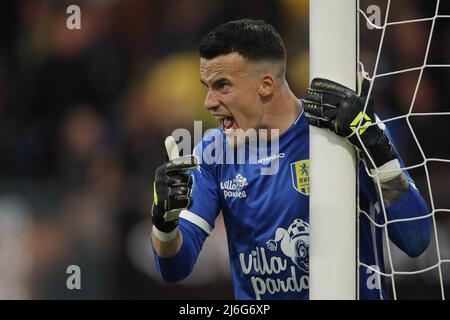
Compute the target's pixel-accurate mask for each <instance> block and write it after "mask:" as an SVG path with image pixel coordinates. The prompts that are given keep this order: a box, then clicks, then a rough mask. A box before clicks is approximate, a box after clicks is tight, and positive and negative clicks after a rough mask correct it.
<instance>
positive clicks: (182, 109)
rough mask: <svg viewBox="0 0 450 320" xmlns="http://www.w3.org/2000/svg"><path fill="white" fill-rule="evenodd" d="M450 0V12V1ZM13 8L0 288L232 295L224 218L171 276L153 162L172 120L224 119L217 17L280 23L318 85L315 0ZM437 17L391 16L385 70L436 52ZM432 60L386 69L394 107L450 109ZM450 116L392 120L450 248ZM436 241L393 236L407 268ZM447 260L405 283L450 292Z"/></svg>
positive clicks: (7, 292) (6, 6) (373, 48)
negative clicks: (172, 278)
mask: <svg viewBox="0 0 450 320" xmlns="http://www.w3.org/2000/svg"><path fill="white" fill-rule="evenodd" d="M386 3H387V1H366V0H364V1H361V9H362V10H363V11H365V8H367V6H369V5H370V4H377V5H379V6H380V8H381V13H382V21H384V17H385V12H386ZM71 4H77V5H79V6H80V8H81V27H82V29H81V30H68V29H67V28H66V19H67V18H68V16H69V15H68V14H67V13H66V8H67V6H68V5H71ZM449 4H450V1H449V0H441V8H440V9H441V10H440V12H439V14H447V15H449V14H450V5H449ZM435 6H436V1H434V0H433V1H419V0H416V1H406V0H396V1H392V2H391V8H390V14H389V21H399V20H407V19H416V18H424V17H432V16H434V11H435ZM0 8H1V10H0V12H1V16H0V298H3V299H17V298H24V299H28V298H34V299H36V298H43V299H49V298H58V299H72V298H152V299H170V298H173V299H181V298H182V299H197V298H203V299H205V298H206V299H218V298H232V297H233V292H232V285H231V279H230V272H229V263H228V257H227V245H226V240H225V233H224V229H223V223H222V221H221V218H219V220H218V221H217V223H216V230H215V232H214V233H213V235H212V236H211V237H210V238H209V239H208V241H207V242H206V244H205V247H204V249H203V251H202V254H201V256H200V258H199V261H198V263H197V265H196V267H195V271H194V273H193V274H192V276H191V277H190V278H188V279H186V280H185V281H183V282H181V283H180V284H177V285H166V284H163V283H162V282H161V281H160V279H159V276H158V274H157V272H156V270H155V267H154V264H153V258H152V254H151V245H150V230H151V222H150V219H149V209H150V206H151V203H152V200H153V199H152V187H151V186H152V181H153V174H154V170H155V168H156V167H157V166H158V165H159V164H160V163H162V162H163V161H164V160H165V156H164V152H165V150H164V145H163V141H164V140H163V139H164V138H165V137H166V136H167V135H169V134H170V133H171V132H172V131H173V130H174V129H176V128H187V129H188V130H192V128H193V121H194V120H202V121H203V129H207V128H210V127H214V126H216V123H215V120H214V119H212V117H210V116H209V115H208V113H207V112H206V111H205V110H204V109H203V107H202V106H203V99H204V96H205V91H204V89H203V87H202V86H201V85H200V82H199V71H198V64H199V59H198V56H197V45H198V43H199V40H200V37H201V35H202V34H204V33H206V32H207V31H209V30H210V29H211V28H212V27H214V26H216V25H217V24H220V23H223V22H225V21H228V20H233V19H238V18H243V17H249V18H261V19H264V20H266V21H267V22H270V23H271V24H273V25H274V26H275V27H276V28H277V29H278V30H279V32H280V33H281V35H282V37H283V38H284V40H285V43H286V47H287V50H288V72H287V73H288V74H287V76H288V80H289V83H290V86H291V88H292V89H293V91H294V93H296V95H297V96H298V97H302V96H303V95H304V93H305V90H306V88H307V84H308V1H306V0H278V1H276V0H273V1H270V0H264V1H263V0H248V1H238V0H236V1H232V0H214V1H212V0H171V1H165V0H151V1H144V0H127V1H125V0H108V1H93V0H91V1H88V0H86V1H57V0H24V1H3V2H2V3H1V7H0ZM330 14H332V13H330ZM360 27H361V60H362V61H363V62H364V65H365V68H366V70H367V71H369V73H370V75H373V72H374V64H375V60H376V57H377V50H378V47H379V44H380V37H381V31H380V30H378V31H375V30H373V31H371V30H369V29H367V28H366V26H365V22H364V21H361V24H360ZM430 28H431V22H430V21H428V22H420V23H419V22H418V23H411V24H407V25H399V26H392V27H388V28H387V30H386V35H385V38H384V42H383V47H382V51H381V56H380V62H379V68H378V72H377V73H386V72H391V71H397V70H401V69H405V68H412V67H420V66H422V65H423V63H424V57H425V52H426V48H427V43H428V37H429V33H430ZM449 31H450V20H449V19H443V18H439V19H437V20H436V22H435V27H434V33H433V37H432V41H431V45H430V50H429V55H428V60H427V63H428V64H447V65H448V64H450V42H449V39H450V37H449V35H450V34H449ZM343 36H345V35H343ZM332 49H333V48H330V50H332ZM419 73H420V71H419V70H416V71H411V72H407V73H402V74H398V75H392V76H387V77H381V78H379V79H377V80H376V81H375V86H374V99H375V106H376V110H377V113H378V114H379V116H380V117H381V118H382V119H387V118H392V117H396V116H401V115H406V114H409V113H437V112H447V113H448V112H450V107H449V103H448V98H449V95H448V88H449V80H450V72H449V69H448V68H426V69H424V71H423V75H422V78H421V81H420V85H419V86H418V92H417V95H416V99H415V101H414V103H412V98H413V95H414V90H415V88H416V85H417V81H418V77H419ZM411 106H412V108H411ZM449 124H450V122H449V115H448V114H447V115H428V116H415V115H410V116H409V117H405V118H401V119H399V120H396V121H393V122H390V123H389V124H388V126H389V128H390V129H391V130H392V133H393V135H394V138H395V140H396V141H397V145H398V147H399V150H400V152H401V155H402V157H403V159H404V161H405V163H406V165H408V166H412V165H420V164H421V165H420V166H419V167H417V168H415V169H411V170H410V173H411V174H412V175H413V177H414V178H415V179H416V182H417V186H418V187H419V189H420V190H421V191H422V193H423V194H424V197H425V198H426V199H427V201H428V203H429V205H430V208H432V209H434V210H436V211H435V218H436V219H435V221H436V226H437V228H438V230H439V231H438V235H439V238H438V240H439V247H440V255H441V256H440V258H441V259H449V258H450V246H449V235H450V234H449V232H448V230H449V227H450V222H449V219H448V217H447V216H448V209H447V212H445V211H439V209H444V208H450V203H449V202H450V200H449V197H448V189H449V187H450V184H449V182H448V181H449V178H450V163H449V162H446V163H445V162H436V161H425V159H430V158H441V159H449V158H450V157H449V153H450V143H449V134H450V127H449ZM415 137H416V139H417V141H416V139H415ZM417 142H419V144H420V147H419V144H418V143H417ZM430 189H431V190H432V197H431V193H430ZM435 240H436V239H435V238H433V243H432V245H431V246H430V248H429V250H427V252H426V253H425V254H424V255H423V256H422V257H420V258H417V259H409V258H406V257H405V256H404V254H402V253H400V252H398V251H395V248H393V255H394V257H393V263H394V269H395V270H399V271H405V270H418V269H423V268H426V267H429V266H432V265H435V264H436V263H438V261H439V260H438V258H437V250H436V246H435V243H436V241H435ZM71 264H75V265H78V266H80V268H81V272H82V290H73V291H70V290H68V289H67V288H66V279H67V276H68V275H67V274H66V268H67V266H69V265H71ZM447 265H448V264H446V263H445V262H443V263H442V272H443V273H442V275H443V280H444V282H445V283H446V285H447V287H448V285H449V284H450V274H449V271H450V270H448V269H449V268H448V266H447ZM438 271H439V269H438V268H433V269H431V270H430V271H428V272H426V273H423V274H419V275H414V276H411V275H408V276H403V275H401V276H396V277H395V281H396V287H397V295H398V297H399V298H417V297H420V298H439V297H440V294H441V292H440V285H439V284H440V281H439V276H438V275H439V273H438ZM447 291H448V288H447Z"/></svg>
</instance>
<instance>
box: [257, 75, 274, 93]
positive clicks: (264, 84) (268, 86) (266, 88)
mask: <svg viewBox="0 0 450 320" xmlns="http://www.w3.org/2000/svg"><path fill="white" fill-rule="evenodd" d="M275 85H276V83H275V77H274V76H273V74H270V73H266V74H264V75H263V77H262V79H261V84H260V86H259V90H258V93H259V95H260V96H261V97H267V96H270V95H271V94H272V93H273V91H274V90H275Z"/></svg>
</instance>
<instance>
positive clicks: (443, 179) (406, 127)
mask: <svg viewBox="0 0 450 320" xmlns="http://www.w3.org/2000/svg"><path fill="white" fill-rule="evenodd" d="M358 12H359V23H358V24H359V43H358V49H359V61H360V62H361V65H363V66H364V68H365V71H366V77H367V78H368V79H369V80H370V81H371V89H370V92H371V95H372V96H373V98H374V104H375V110H376V113H377V115H378V116H379V118H380V120H381V121H382V122H383V123H384V124H385V125H386V126H387V127H388V129H389V131H390V132H391V135H392V136H393V138H394V141H395V142H396V146H397V149H398V152H399V154H400V156H401V158H402V160H403V162H404V164H405V168H406V169H407V170H408V172H409V174H410V175H411V176H412V178H413V179H414V180H415V183H416V186H417V188H418V189H419V191H420V192H421V194H422V196H423V197H424V199H425V200H426V202H427V204H428V207H429V208H430V211H429V212H428V213H427V215H424V216H423V217H419V218H414V219H425V218H430V217H431V220H432V237H431V243H430V245H429V247H428V249H427V250H426V251H425V252H424V253H423V254H422V255H421V256H419V257H417V258H410V257H408V256H407V255H406V254H404V253H403V252H401V251H400V250H399V249H398V248H397V247H396V246H395V245H394V244H392V242H391V241H390V240H389V232H388V226H389V225H391V224H395V223H402V222H403V223H404V222H406V221H410V220H412V219H397V220H391V221H389V219H388V218H387V215H386V210H385V207H384V205H383V202H382V201H380V204H378V205H377V206H375V207H374V208H373V210H371V212H365V211H364V210H362V209H361V208H360V207H359V205H358V203H357V211H358V219H368V220H369V221H370V224H371V231H372V233H373V235H375V233H376V232H377V230H380V229H381V231H382V236H383V245H384V263H385V268H386V269H385V271H384V272H381V271H380V268H379V267H378V266H370V265H366V264H365V263H364V262H363V261H360V260H359V259H358V267H359V268H358V269H359V270H360V272H367V273H370V274H372V275H373V276H372V277H369V279H372V280H373V281H372V283H369V284H368V283H364V284H362V283H360V284H359V287H361V286H363V285H372V286H375V287H376V286H379V285H380V283H381V281H384V283H386V284H387V285H388V288H389V291H390V298H392V299H414V298H421V299H430V298H431V299H445V298H447V297H449V296H450V292H449V286H450V245H449V244H450V228H449V227H450V215H449V213H450V209H449V208H450V197H449V196H448V195H449V190H450V159H449V153H450V106H449V102H448V98H449V97H450V94H449V91H448V90H449V86H448V83H449V81H450V40H449V37H448V35H449V32H450V19H449V18H450V1H448V0H430V1H419V0H415V1H400V0H359V1H358ZM378 174H379V173H378ZM372 176H374V177H375V178H376V175H372ZM376 180H377V181H379V180H378V179H376ZM358 198H359V196H358ZM376 215H383V217H384V219H382V220H383V221H384V223H377V222H376V221H377V219H375V216H376ZM358 225H359V223H358ZM380 298H385V297H381V296H380Z"/></svg>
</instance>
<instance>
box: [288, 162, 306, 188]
mask: <svg viewBox="0 0 450 320" xmlns="http://www.w3.org/2000/svg"><path fill="white" fill-rule="evenodd" d="M291 177H292V186H293V187H294V189H295V190H297V191H298V192H300V193H301V194H304V195H305V196H309V160H301V161H297V162H293V163H291Z"/></svg>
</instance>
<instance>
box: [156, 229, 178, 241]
mask: <svg viewBox="0 0 450 320" xmlns="http://www.w3.org/2000/svg"><path fill="white" fill-rule="evenodd" d="M177 233H178V226H176V227H175V229H173V230H172V231H170V232H163V231H161V230H159V229H158V228H157V227H156V226H155V225H153V234H154V235H155V237H156V238H157V239H158V240H159V241H162V242H169V241H172V240H174V239H175V238H176V237H177Z"/></svg>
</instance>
